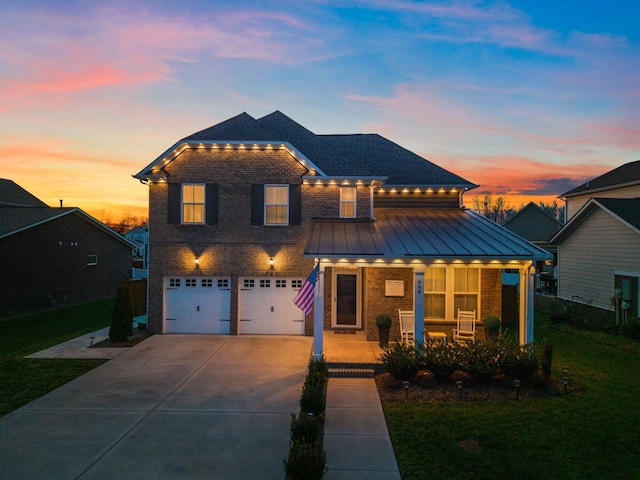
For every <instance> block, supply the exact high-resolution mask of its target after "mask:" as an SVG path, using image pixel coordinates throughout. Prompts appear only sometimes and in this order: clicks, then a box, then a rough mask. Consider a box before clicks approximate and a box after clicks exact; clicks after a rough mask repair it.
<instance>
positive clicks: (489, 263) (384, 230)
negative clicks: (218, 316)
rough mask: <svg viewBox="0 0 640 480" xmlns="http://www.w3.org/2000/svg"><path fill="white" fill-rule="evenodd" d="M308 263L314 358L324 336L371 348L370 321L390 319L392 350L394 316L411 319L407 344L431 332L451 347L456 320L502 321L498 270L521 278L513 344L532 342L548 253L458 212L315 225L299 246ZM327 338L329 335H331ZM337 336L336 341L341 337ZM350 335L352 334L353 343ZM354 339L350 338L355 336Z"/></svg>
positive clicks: (390, 214) (384, 212)
mask: <svg viewBox="0 0 640 480" xmlns="http://www.w3.org/2000/svg"><path fill="white" fill-rule="evenodd" d="M305 256H306V257H311V258H315V260H316V262H317V264H318V270H319V273H318V276H317V279H316V285H315V295H314V311H313V334H314V351H313V353H314V356H315V357H319V356H321V355H323V354H324V352H325V346H324V342H325V341H333V340H335V338H331V339H329V338H328V335H327V334H326V333H325V332H326V331H331V330H332V329H353V330H356V331H363V332H364V334H365V335H366V339H368V340H369V341H370V342H375V341H377V340H378V333H377V328H376V326H375V318H376V316H377V315H378V314H381V313H385V314H387V315H389V316H390V317H391V318H392V320H393V321H394V324H393V325H392V330H391V341H394V340H396V341H397V340H399V339H400V338H399V333H400V331H399V328H398V323H399V322H398V311H399V310H408V311H411V312H412V313H411V315H412V316H413V327H414V328H413V330H414V338H415V340H416V341H417V342H420V343H423V342H424V341H425V338H428V335H427V334H428V332H429V331H440V332H444V333H446V334H447V336H448V337H449V338H450V337H451V335H450V333H449V332H450V331H451V330H452V329H453V328H454V327H455V326H456V325H457V319H458V312H459V311H473V312H475V313H474V316H475V322H476V324H477V326H478V327H479V328H477V338H478V339H482V338H484V336H485V335H484V331H483V329H482V327H481V325H482V320H484V319H485V318H487V317H489V316H496V317H498V318H500V319H502V318H503V315H502V271H503V270H504V269H510V270H516V271H517V272H518V273H519V277H520V282H519V285H520V287H519V288H520V290H519V299H518V307H517V317H518V318H517V323H518V334H519V340H520V342H521V343H522V344H526V343H529V342H531V341H533V298H534V295H533V287H534V282H533V274H534V272H535V267H534V265H535V263H536V262H537V261H543V260H546V259H548V258H550V254H549V253H548V252H546V251H544V250H542V249H540V248H538V247H536V246H535V245H533V244H531V243H529V242H527V241H526V240H524V239H522V238H520V237H517V236H516V235H514V234H513V233H511V232H510V231H508V230H506V229H504V228H502V227H500V226H499V225H497V224H494V223H492V222H490V221H489V220H487V219H486V218H484V217H481V216H479V215H477V214H475V213H473V212H470V211H468V210H465V209H442V210H414V209H412V210H411V211H410V212H409V211H403V210H396V209H378V210H376V219H375V221H372V222H361V221H358V222H343V221H340V222H333V221H317V222H314V224H313V226H312V231H311V235H310V237H309V240H308V242H307V246H306V247H305ZM333 335H334V336H335V335H336V334H333ZM339 335H340V334H338V336H339ZM356 335H357V334H356ZM356 338H357V337H356Z"/></svg>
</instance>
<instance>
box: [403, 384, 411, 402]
mask: <svg viewBox="0 0 640 480" xmlns="http://www.w3.org/2000/svg"><path fill="white" fill-rule="evenodd" d="M402 386H403V387H404V401H405V402H408V401H409V387H410V386H411V382H409V381H408V380H405V381H404V382H402Z"/></svg>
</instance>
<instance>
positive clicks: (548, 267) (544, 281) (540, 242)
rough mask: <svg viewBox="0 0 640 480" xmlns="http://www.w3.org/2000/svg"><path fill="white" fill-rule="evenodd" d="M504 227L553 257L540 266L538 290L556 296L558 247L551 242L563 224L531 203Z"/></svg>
mask: <svg viewBox="0 0 640 480" xmlns="http://www.w3.org/2000/svg"><path fill="white" fill-rule="evenodd" d="M503 226H504V227H505V228H508V229H509V230H511V231H512V232H513V233H517V234H518V235H520V236H521V237H523V238H526V239H527V240H529V241H530V242H531V243H533V244H534V245H537V246H539V247H540V248H543V249H545V250H546V251H547V252H549V253H551V254H552V255H553V260H546V261H545V262H543V263H541V265H539V266H538V269H537V271H538V274H539V277H538V279H539V280H540V281H539V283H538V285H537V290H538V291H544V292H546V293H552V294H554V293H555V278H554V276H553V269H554V267H555V266H556V263H557V247H556V246H555V245H553V244H551V243H549V240H550V239H551V237H553V236H554V235H555V234H556V233H558V231H559V230H560V229H561V228H562V224H561V223H560V222H559V221H558V220H556V219H555V218H553V217H552V216H551V215H549V214H548V213H547V212H545V211H544V210H543V209H542V208H540V207H539V206H538V205H536V204H535V203H533V202H529V203H528V204H527V205H526V206H524V207H522V208H521V209H520V210H519V211H518V213H516V214H515V215H514V216H513V217H511V218H510V219H509V220H507V221H506V222H505V223H504V224H503Z"/></svg>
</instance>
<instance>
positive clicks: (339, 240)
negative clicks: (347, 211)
mask: <svg viewBox="0 0 640 480" xmlns="http://www.w3.org/2000/svg"><path fill="white" fill-rule="evenodd" d="M375 215H376V220H375V221H371V222H363V221H354V222H348V221H326V220H317V221H315V222H314V223H313V225H312V228H311V234H310V236H309V240H308V242H307V245H306V247H305V255H307V256H329V257H341V256H350V257H352V256H364V257H366V256H369V257H371V256H375V257H385V258H431V259H436V258H438V259H456V258H465V259H503V260H508V259H532V260H546V259H551V258H552V257H551V254H549V253H548V252H547V251H546V250H543V249H541V248H539V247H537V246H535V245H533V244H532V243H530V242H528V241H527V240H525V239H523V238H521V237H519V236H518V235H516V234H515V233H513V232H511V231H509V230H507V229H506V228H503V227H501V226H500V225H497V224H495V223H493V222H491V221H490V220H488V219H486V218H485V217H483V216H481V215H478V214H477V213H475V212H472V211H470V210H466V209H411V210H399V209H378V210H376V212H375ZM354 239H357V240H354Z"/></svg>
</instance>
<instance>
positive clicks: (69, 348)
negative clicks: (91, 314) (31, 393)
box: [27, 327, 129, 360]
mask: <svg viewBox="0 0 640 480" xmlns="http://www.w3.org/2000/svg"><path fill="white" fill-rule="evenodd" d="M107 338H109V327H105V328H103V329H101V330H98V331H95V332H92V333H87V334H86V335H82V336H80V337H78V338H74V339H73V340H69V341H67V342H64V343H61V344H59V345H54V346H53V347H50V348H47V349H45V350H40V351H39V352H36V353H33V354H31V355H29V356H28V357H27V358H102V359H105V360H109V359H111V358H115V357H117V356H118V355H120V354H121V353H124V352H126V351H127V350H129V348H128V347H125V348H89V347H90V346H91V345H92V344H96V343H99V342H101V341H103V340H106V339H107Z"/></svg>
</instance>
